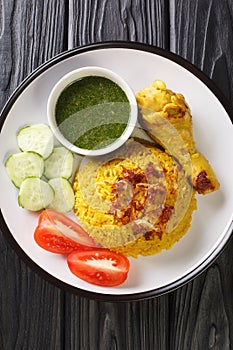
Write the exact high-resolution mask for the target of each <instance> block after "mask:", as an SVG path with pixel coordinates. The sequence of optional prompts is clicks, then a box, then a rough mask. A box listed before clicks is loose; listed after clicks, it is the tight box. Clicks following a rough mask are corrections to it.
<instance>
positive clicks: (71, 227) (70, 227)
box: [34, 209, 96, 254]
mask: <svg viewBox="0 0 233 350" xmlns="http://www.w3.org/2000/svg"><path fill="white" fill-rule="evenodd" d="M34 239H35V241H36V243H37V244H38V245H39V246H40V247H41V248H43V249H45V250H48V251H50V252H53V253H58V254H69V253H71V252H72V251H73V250H79V249H81V250H87V249H92V248H93V247H95V246H96V244H95V242H94V240H93V239H92V238H91V237H90V236H89V235H88V233H87V232H86V231H85V230H84V229H83V228H82V227H81V226H80V225H78V224H77V223H76V222H74V221H73V220H71V219H70V218H68V217H67V216H65V215H64V214H61V213H58V212H56V211H55V210H52V209H45V210H43V211H42V212H41V214H40V216H39V220H38V226H37V227H36V229H35V232H34Z"/></svg>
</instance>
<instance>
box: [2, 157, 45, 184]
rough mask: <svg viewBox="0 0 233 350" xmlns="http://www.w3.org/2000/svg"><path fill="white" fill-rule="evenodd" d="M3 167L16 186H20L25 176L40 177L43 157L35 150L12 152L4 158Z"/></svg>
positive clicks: (42, 170)
mask: <svg viewBox="0 0 233 350" xmlns="http://www.w3.org/2000/svg"><path fill="white" fill-rule="evenodd" d="M5 167H6V170H7V173H8V175H9V178H10V179H11V181H12V182H13V184H14V185H15V186H16V187H18V188H19V187H20V185H21V183H22V182H23V180H25V179H26V178H27V177H30V176H35V177H41V176H42V174H43V172H44V161H43V158H42V157H41V156H40V155H39V154H37V153H35V152H31V151H29V152H22V153H15V154H12V155H11V156H10V157H8V159H7V160H6V163H5Z"/></svg>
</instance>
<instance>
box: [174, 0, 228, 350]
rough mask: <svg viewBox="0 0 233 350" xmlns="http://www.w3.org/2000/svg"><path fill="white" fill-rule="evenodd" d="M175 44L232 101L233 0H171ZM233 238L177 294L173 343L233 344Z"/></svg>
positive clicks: (181, 345)
mask: <svg viewBox="0 0 233 350" xmlns="http://www.w3.org/2000/svg"><path fill="white" fill-rule="evenodd" d="M170 16H171V17H170V18H171V34H170V40H171V45H170V47H171V50H172V51H173V52H175V53H177V54H179V55H181V56H183V57H184V58H186V59H187V60H188V61H190V62H191V63H193V64H194V65H195V66H197V67H198V68H200V69H201V70H202V71H203V72H204V73H205V74H206V75H207V76H209V77H210V78H212V79H213V81H214V82H215V83H216V85H217V86H218V87H219V89H220V90H221V91H222V92H223V93H224V94H225V96H226V97H227V98H228V99H229V101H231V102H232V97H233V79H232V78H233V66H232V65H233V60H232V57H233V28H232V18H233V3H232V2H231V1H227V0H223V1H215V0H211V1H202V0H196V1H182V0H171V1H170ZM232 249H233V240H231V242H230V243H229V245H228V247H227V249H225V251H224V252H223V253H222V254H221V256H220V257H219V258H218V259H217V260H216V262H215V263H214V264H212V266H211V267H210V268H209V269H208V270H207V272H205V273H203V274H202V275H201V276H200V277H198V278H196V279H195V280H194V282H191V283H189V284H188V285H187V286H185V287H183V288H181V289H179V290H178V291H177V292H174V294H172V296H171V298H172V300H175V305H174V308H175V309H173V321H172V324H173V325H174V329H173V331H172V334H173V336H172V339H171V344H172V348H173V349H194V350H196V349H224V350H225V349H226V350H228V349H229V350H230V349H231V348H232V346H233V345H232V344H233V336H232V334H233V326H232V325H233V318H232V317H233V312H232V310H233V298H232V296H231V295H232V286H233V270H232V269H231V268H230V269H229V266H232Z"/></svg>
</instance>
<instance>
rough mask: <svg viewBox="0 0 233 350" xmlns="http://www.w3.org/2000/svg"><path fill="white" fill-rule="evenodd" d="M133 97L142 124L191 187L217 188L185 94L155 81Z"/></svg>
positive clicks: (196, 188)
mask: <svg viewBox="0 0 233 350" xmlns="http://www.w3.org/2000/svg"><path fill="white" fill-rule="evenodd" d="M136 99H137V103H138V106H139V109H140V112H141V113H140V114H141V115H140V122H141V125H142V127H143V128H144V129H145V130H146V131H147V133H148V134H149V135H150V137H151V138H152V139H153V140H154V141H156V142H157V143H158V144H160V145H161V146H162V147H163V148H164V149H165V150H166V152H168V153H169V154H171V155H172V156H173V157H174V158H175V159H176V160H177V161H178V162H179V163H180V164H181V166H182V167H183V168H184V170H185V172H186V175H187V176H188V177H189V178H190V180H191V182H192V185H193V187H194V189H195V190H196V191H197V192H198V193H200V194H206V193H209V192H213V191H215V190H217V189H218V188H219V182H218V180H217V178H216V176H215V173H214V171H213V169H212V167H211V165H210V164H209V162H208V160H207V159H206V158H205V156H204V155H203V154H201V153H200V152H199V151H198V150H197V149H196V144H195V140H194V136H193V121H192V115H191V112H190V108H189V106H188V105H187V103H186V101H185V98H184V96H183V95H182V94H180V93H175V92H173V91H172V90H169V89H167V87H166V84H165V83H164V82H163V81H161V80H155V81H154V82H153V84H152V85H151V86H148V87H145V88H144V89H142V90H141V91H139V92H138V93H137V94H136Z"/></svg>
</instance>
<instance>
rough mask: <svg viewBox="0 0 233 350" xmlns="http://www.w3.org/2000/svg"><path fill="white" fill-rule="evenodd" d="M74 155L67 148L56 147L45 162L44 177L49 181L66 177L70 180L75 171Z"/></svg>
mask: <svg viewBox="0 0 233 350" xmlns="http://www.w3.org/2000/svg"><path fill="white" fill-rule="evenodd" d="M73 162H74V155H73V153H72V152H71V151H69V150H68V149H66V148H65V147H55V148H54V149H53V153H52V154H51V155H50V156H49V157H48V158H47V159H46V160H45V170H44V175H45V177H47V179H54V178H56V177H64V178H65V179H69V178H70V177H71V175H72V171H73Z"/></svg>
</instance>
